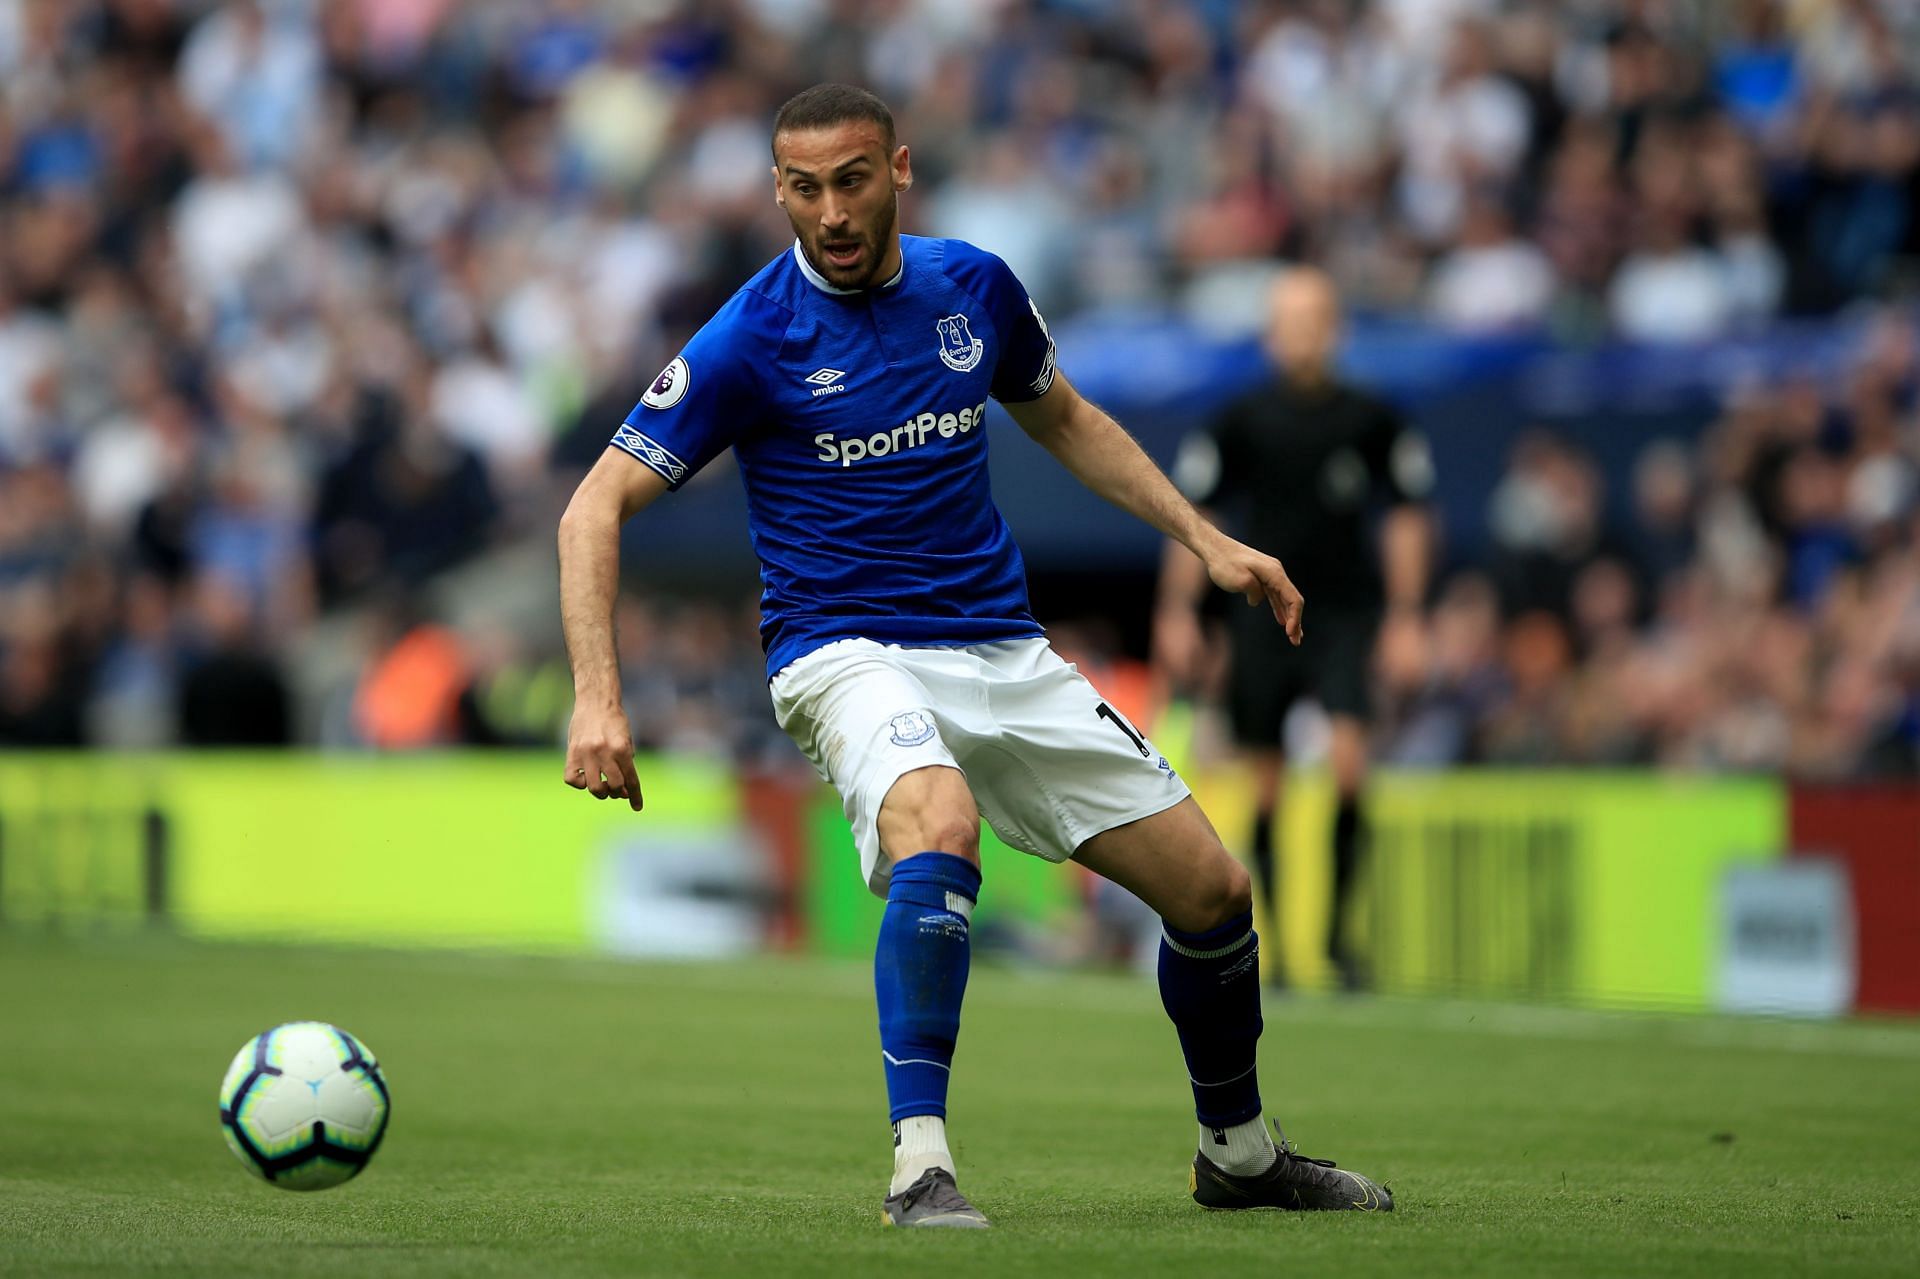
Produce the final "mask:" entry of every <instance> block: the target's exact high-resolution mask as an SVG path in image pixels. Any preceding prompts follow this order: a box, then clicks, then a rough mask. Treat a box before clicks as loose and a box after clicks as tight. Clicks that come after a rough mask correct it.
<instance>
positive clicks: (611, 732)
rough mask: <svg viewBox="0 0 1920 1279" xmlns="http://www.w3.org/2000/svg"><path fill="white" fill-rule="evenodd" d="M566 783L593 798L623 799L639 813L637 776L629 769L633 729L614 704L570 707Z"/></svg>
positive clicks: (638, 780)
mask: <svg viewBox="0 0 1920 1279" xmlns="http://www.w3.org/2000/svg"><path fill="white" fill-rule="evenodd" d="M566 782H567V785H569V786H571V787H573V788H574V789H575V790H583V791H586V792H587V793H588V794H590V795H592V796H593V797H594V798H595V799H624V800H626V801H627V803H628V804H629V805H630V806H631V807H632V808H633V811H634V812H636V813H637V812H639V811H640V809H641V807H642V801H641V799H640V776H639V774H637V773H636V772H634V770H633V729H632V727H631V726H630V725H629V724H628V723H627V713H626V711H624V710H622V709H621V708H620V707H619V706H617V705H615V706H610V707H597V708H596V707H587V706H580V705H576V706H575V707H574V708H573V721H572V723H570V724H569V725H568V726H567V776H566Z"/></svg>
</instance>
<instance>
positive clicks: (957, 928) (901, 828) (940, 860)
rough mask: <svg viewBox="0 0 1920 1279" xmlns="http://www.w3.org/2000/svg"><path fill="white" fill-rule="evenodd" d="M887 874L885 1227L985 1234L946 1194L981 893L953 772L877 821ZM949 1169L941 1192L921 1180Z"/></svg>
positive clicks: (913, 785)
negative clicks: (953, 1095) (956, 1073)
mask: <svg viewBox="0 0 1920 1279" xmlns="http://www.w3.org/2000/svg"><path fill="white" fill-rule="evenodd" d="M876 824H877V829H878V834H879V837H880V849H881V855H882V856H883V857H885V858H886V859H887V861H888V864H889V866H890V868H891V874H890V877H889V880H888V885H887V907H886V911H885V913H884V914H883V915H882V916H881V919H880V937H879V941H878V944H877V945H876V947H875V949H874V957H873V983H874V994H875V997H876V1001H877V1003H878V1004H879V1010H880V1050H881V1059H882V1061H883V1062H884V1064H885V1069H886V1076H887V1102H888V1110H889V1117H890V1118H891V1120H892V1122H893V1134H894V1136H893V1146H894V1155H893V1181H892V1184H891V1186H890V1187H889V1191H888V1200H887V1213H888V1220H889V1221H892V1222H894V1223H896V1224H902V1225H973V1226H984V1225H986V1224H987V1222H986V1218H985V1217H983V1216H981V1215H980V1214H979V1213H978V1212H977V1211H975V1210H974V1209H973V1208H972V1206H971V1205H970V1204H967V1202H966V1201H965V1200H964V1199H962V1198H960V1197H959V1195H958V1192H957V1191H955V1190H953V1189H952V1184H953V1183H952V1177H953V1175H954V1165H953V1156H952V1154H951V1153H949V1151H948V1148H947V1125H946V1115H947V1081H948V1078H949V1077H950V1075H951V1072H952V1069H953V1050H954V1043H955V1040H956V1039H957V1038H958V1036H959V1033H960V1004H961V1001H962V999H963V998H964V996H965V995H966V990H967V969H968V965H969V945H968V940H969V939H968V921H969V919H970V918H971V916H972V914H973V905H974V901H975V900H976V899H977V898H978V896H979V893H980V813H979V808H978V807H977V806H976V804H975V802H974V798H973V793H972V792H971V791H970V790H968V788H967V781H966V777H965V776H964V775H963V774H962V773H961V772H960V770H959V769H957V768H949V767H945V766H936V767H929V768H920V769H915V770H914V771H913V772H910V773H905V774H903V775H902V776H901V777H900V778H899V779H898V780H897V781H895V782H894V783H893V785H892V787H891V788H889V789H888V791H887V795H886V798H885V800H884V801H882V803H881V805H880V812H879V816H878V819H877V823H876ZM934 1169H944V1170H945V1172H946V1174H947V1177H948V1180H947V1181H946V1183H945V1184H944V1185H940V1184H937V1179H936V1180H935V1181H929V1182H928V1183H927V1185H926V1186H924V1187H920V1189H919V1191H918V1193H915V1188H916V1185H917V1183H920V1182H921V1181H922V1180H923V1179H924V1178H926V1177H927V1174H928V1173H929V1172H930V1171H931V1170H934Z"/></svg>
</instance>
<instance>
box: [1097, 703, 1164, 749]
mask: <svg viewBox="0 0 1920 1279" xmlns="http://www.w3.org/2000/svg"><path fill="white" fill-rule="evenodd" d="M1094 714H1095V715H1098V716H1099V717H1100V718H1101V719H1107V720H1112V721H1113V726H1114V727H1115V728H1117V729H1119V730H1120V731H1121V732H1123V733H1125V734H1126V735H1127V740H1128V741H1130V742H1132V743H1133V749H1135V750H1137V751H1139V752H1140V758H1141V759H1152V758H1153V752H1152V751H1150V750H1148V749H1147V739H1146V738H1144V737H1142V736H1140V734H1138V733H1136V732H1134V731H1133V725H1131V724H1129V723H1127V721H1125V720H1124V719H1121V718H1120V712H1119V711H1116V710H1115V709H1113V707H1111V706H1109V705H1107V704H1106V703H1105V702H1102V703H1100V706H1099V709H1097V710H1095V711H1094Z"/></svg>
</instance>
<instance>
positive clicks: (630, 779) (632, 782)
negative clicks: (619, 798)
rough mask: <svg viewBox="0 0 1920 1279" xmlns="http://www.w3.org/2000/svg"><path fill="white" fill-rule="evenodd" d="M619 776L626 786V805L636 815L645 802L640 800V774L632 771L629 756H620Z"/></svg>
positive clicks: (631, 761) (631, 762)
mask: <svg viewBox="0 0 1920 1279" xmlns="http://www.w3.org/2000/svg"><path fill="white" fill-rule="evenodd" d="M620 776H621V778H622V779H623V780H624V781H625V782H626V784H627V804H628V806H630V807H631V808H632V809H633V811H634V812H636V813H637V812H639V811H640V810H641V809H642V808H644V807H645V806H646V801H644V800H643V799H641V798H640V774H639V773H638V772H636V771H635V770H634V767H633V757H632V756H631V755H622V756H620Z"/></svg>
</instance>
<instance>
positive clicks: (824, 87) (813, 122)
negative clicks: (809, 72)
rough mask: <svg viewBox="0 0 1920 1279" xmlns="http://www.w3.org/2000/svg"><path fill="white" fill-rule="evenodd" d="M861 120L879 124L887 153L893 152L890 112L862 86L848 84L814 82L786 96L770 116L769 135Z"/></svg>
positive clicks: (891, 117) (823, 127) (775, 135)
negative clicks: (771, 125) (771, 120)
mask: <svg viewBox="0 0 1920 1279" xmlns="http://www.w3.org/2000/svg"><path fill="white" fill-rule="evenodd" d="M855 120H864V121H867V122H869V123H872V124H877V125H879V126H880V136H881V138H882V139H884V140H885V142H886V146H887V153H888V154H889V155H891V154H892V153H893V112H891V111H889V110H887V104H886V103H884V102H882V101H881V100H880V99H879V98H877V97H875V96H874V95H873V94H871V93H868V92H867V91H866V90H865V89H862V88H859V87H858V86H856V85H851V84H816V85H814V86H813V87H812V88H811V89H802V90H801V91H800V92H799V93H796V94H794V95H793V96H792V97H791V98H788V99H787V101H786V103H785V105H783V106H782V107H781V108H780V111H779V113H778V114H777V115H775V116H774V117H773V136H774V137H775V138H778V137H779V136H780V135H781V134H782V133H785V132H786V131H787V130H789V129H827V128H831V127H832V126H834V125H836V124H847V123H849V122H851V121H855Z"/></svg>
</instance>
